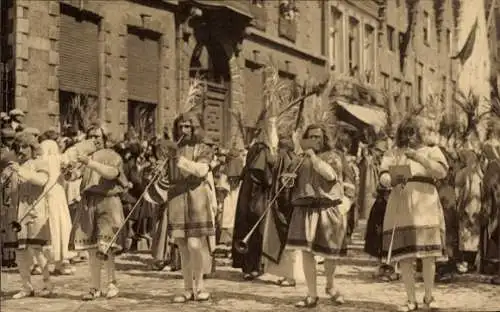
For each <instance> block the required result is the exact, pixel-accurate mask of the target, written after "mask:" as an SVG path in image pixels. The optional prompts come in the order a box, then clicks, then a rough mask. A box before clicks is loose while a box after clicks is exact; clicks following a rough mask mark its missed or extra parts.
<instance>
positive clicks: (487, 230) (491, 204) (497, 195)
mask: <svg viewBox="0 0 500 312" xmlns="http://www.w3.org/2000/svg"><path fill="white" fill-rule="evenodd" d="M482 204H483V205H482V213H481V215H482V216H483V220H484V221H483V224H484V226H483V235H482V237H481V241H482V242H481V256H482V259H484V260H485V262H484V264H486V263H490V264H493V263H496V266H497V268H496V270H495V269H493V268H492V270H487V269H486V267H487V266H484V268H483V269H482V271H483V272H484V273H493V274H495V273H498V272H500V268H499V266H500V161H499V160H492V161H490V162H489V164H488V166H487V167H486V170H485V172H484V177H483V194H482ZM488 271H489V272H488Z"/></svg>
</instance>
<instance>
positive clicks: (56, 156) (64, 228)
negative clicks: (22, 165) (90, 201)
mask: <svg viewBox="0 0 500 312" xmlns="http://www.w3.org/2000/svg"><path fill="white" fill-rule="evenodd" d="M40 149H41V151H42V156H41V158H42V159H43V160H44V162H45V163H46V164H47V167H48V173H49V180H48V182H47V184H46V187H45V189H46V190H47V195H46V196H47V204H48V206H49V209H50V214H49V224H50V235H51V243H52V260H54V261H62V260H65V259H68V258H69V251H68V246H69V237H70V234H71V225H72V223H71V216H70V214H69V207H68V200H67V198H66V192H65V189H64V188H63V186H62V184H61V182H62V177H61V154H60V153H59V146H58V145H57V143H56V142H55V141H52V140H46V141H43V142H42V143H41V144H40ZM49 188H50V190H49Z"/></svg>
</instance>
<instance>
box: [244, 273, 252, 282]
mask: <svg viewBox="0 0 500 312" xmlns="http://www.w3.org/2000/svg"><path fill="white" fill-rule="evenodd" d="M243 279H244V280H245V281H251V280H253V279H254V277H253V276H252V274H248V273H246V274H244V275H243Z"/></svg>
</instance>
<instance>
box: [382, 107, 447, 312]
mask: <svg viewBox="0 0 500 312" xmlns="http://www.w3.org/2000/svg"><path fill="white" fill-rule="evenodd" d="M424 121H425V120H424V119H422V118H421V117H419V116H412V117H410V118H408V119H407V120H404V121H403V122H401V124H400V125H399V127H398V129H397V133H396V148H395V149H394V150H391V151H388V153H387V154H386V155H385V156H384V158H383V159H382V164H381V168H380V179H381V180H382V181H387V180H389V181H390V182H391V185H392V191H391V194H390V195H389V198H388V200H387V208H386V212H385V217H384V225H383V252H384V253H385V254H388V252H389V249H390V248H391V247H392V259H391V260H392V261H395V262H399V264H400V269H401V274H402V279H403V283H404V285H405V289H406V293H407V296H408V302H407V304H405V305H403V306H401V307H400V310H402V311H414V310H416V309H417V308H418V307H417V299H416V294H415V277H414V267H413V265H414V262H415V259H422V263H423V277H424V288H425V296H424V299H423V302H424V305H425V306H427V307H430V306H431V304H432V302H433V301H434V297H433V295H432V290H433V288H434V275H435V270H436V267H435V262H436V259H437V258H440V257H443V256H444V247H445V241H444V234H445V227H444V226H445V224H444V216H443V208H442V206H441V203H440V199H439V195H438V191H437V189H436V185H435V181H436V180H440V179H443V178H445V177H446V174H447V172H448V164H447V162H446V158H445V156H444V155H443V153H442V152H441V150H440V149H439V147H438V146H432V147H430V146H427V145H425V144H424V142H423V140H422V137H423V136H424V135H427V133H426V132H428V130H429V126H428V125H429V124H426V123H425V122H424ZM424 131H425V132H424ZM392 166H409V167H410V171H411V177H407V176H405V173H400V174H396V173H394V172H393V174H392V175H393V176H392V177H391V175H390V174H389V173H388V170H391V167H392ZM393 168H394V167H393ZM394 170H396V168H395V169H394ZM394 175H395V176H394ZM391 243H392V244H391Z"/></svg>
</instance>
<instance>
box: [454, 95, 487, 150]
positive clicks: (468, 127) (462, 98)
mask: <svg viewBox="0 0 500 312" xmlns="http://www.w3.org/2000/svg"><path fill="white" fill-rule="evenodd" d="M455 102H456V103H457V105H458V106H459V107H460V108H461V109H462V111H463V112H464V113H465V115H466V124H465V130H464V132H463V136H462V139H464V140H465V139H466V138H467V137H468V136H469V135H471V134H474V135H476V136H477V137H479V131H478V125H479V123H480V122H481V120H483V119H484V117H486V116H487V115H488V114H490V112H484V113H482V114H479V104H480V97H479V96H478V95H477V94H475V93H474V92H473V91H472V90H469V93H468V94H465V93H464V92H463V91H461V90H457V93H456V101H455Z"/></svg>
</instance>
